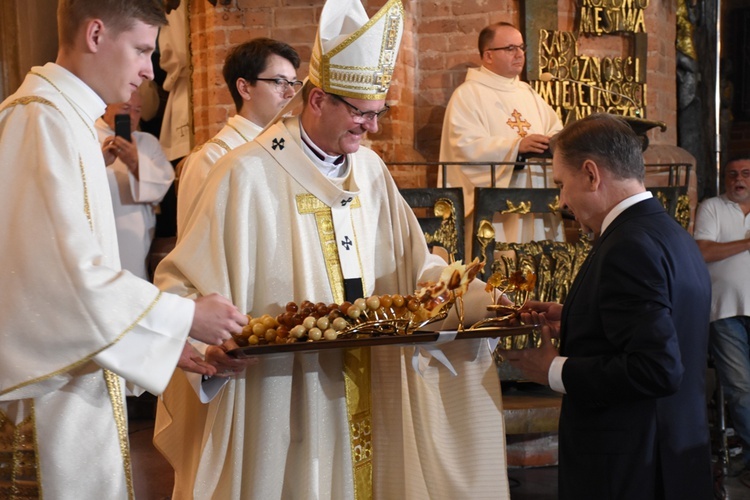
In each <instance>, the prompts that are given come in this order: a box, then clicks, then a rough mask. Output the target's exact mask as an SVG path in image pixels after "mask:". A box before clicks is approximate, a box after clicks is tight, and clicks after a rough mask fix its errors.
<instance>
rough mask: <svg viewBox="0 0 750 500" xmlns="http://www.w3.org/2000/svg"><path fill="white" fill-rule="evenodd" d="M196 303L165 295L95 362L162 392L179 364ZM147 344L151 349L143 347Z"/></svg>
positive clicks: (157, 392)
mask: <svg viewBox="0 0 750 500" xmlns="http://www.w3.org/2000/svg"><path fill="white" fill-rule="evenodd" d="M194 312H195V302H193V301H192V300H190V299H183V298H181V297H178V296H176V295H172V294H167V293H165V294H162V296H161V298H160V299H159V300H158V301H157V302H156V304H155V305H154V307H153V309H151V311H149V313H148V314H147V315H146V316H145V317H144V318H143V319H142V320H141V321H139V322H138V324H136V325H135V326H134V327H133V329H132V330H131V331H130V332H129V333H128V334H127V335H125V336H124V337H123V338H122V339H121V340H120V341H119V342H117V343H115V344H114V345H113V346H112V347H110V348H108V349H105V350H104V351H102V352H101V353H99V354H97V355H96V357H95V361H96V362H97V363H98V364H99V365H100V366H102V367H103V368H107V369H109V370H111V371H113V372H114V373H117V374H118V375H120V376H121V377H123V378H125V379H127V380H128V381H130V382H133V383H135V384H137V385H138V386H140V387H143V388H144V389H146V390H147V391H149V392H151V393H152V394H160V393H161V392H162V391H163V390H164V388H165V387H166V386H167V383H168V382H169V379H170V378H171V376H172V373H173V372H174V369H175V367H176V366H177V360H178V359H179V357H180V354H181V352H182V349H180V348H179V345H181V344H184V343H185V340H186V338H187V335H188V333H189V332H190V326H191V325H192V322H193V314H194ZM144 344H147V345H149V346H150V347H149V349H144V348H143V346H144Z"/></svg>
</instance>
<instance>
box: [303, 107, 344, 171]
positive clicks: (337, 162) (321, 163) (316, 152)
mask: <svg viewBox="0 0 750 500" xmlns="http://www.w3.org/2000/svg"><path fill="white" fill-rule="evenodd" d="M299 130H300V138H301V139H302V144H303V146H304V147H303V148H302V150H303V151H304V152H305V153H306V154H307V156H308V158H310V160H312V162H313V163H314V164H315V166H316V167H318V169H319V170H320V171H321V172H323V175H325V176H326V177H343V176H344V175H345V174H346V171H347V164H348V162H347V161H346V155H341V156H331V155H329V154H326V153H325V152H323V151H322V150H321V149H320V148H319V147H318V146H316V145H315V143H313V141H312V139H310V136H309V135H307V132H305V129H304V128H303V127H302V123H301V121H300V124H299Z"/></svg>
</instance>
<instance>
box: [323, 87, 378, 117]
mask: <svg viewBox="0 0 750 500" xmlns="http://www.w3.org/2000/svg"><path fill="white" fill-rule="evenodd" d="M326 94H328V92H326ZM328 95H329V96H331V97H333V98H335V99H336V100H338V101H341V102H343V103H344V104H346V105H347V106H349V108H351V111H350V113H351V114H352V118H354V119H355V120H356V121H359V120H361V121H365V122H371V121H373V120H374V119H375V118H383V117H384V116H385V114H386V113H387V112H388V110H389V109H391V107H390V106H388V105H387V104H384V105H383V109H381V110H380V111H362V110H361V109H359V108H358V107H357V106H355V105H354V104H352V103H350V102H349V101H346V100H344V98H343V97H341V96H338V95H336V94H328ZM360 123H361V122H360Z"/></svg>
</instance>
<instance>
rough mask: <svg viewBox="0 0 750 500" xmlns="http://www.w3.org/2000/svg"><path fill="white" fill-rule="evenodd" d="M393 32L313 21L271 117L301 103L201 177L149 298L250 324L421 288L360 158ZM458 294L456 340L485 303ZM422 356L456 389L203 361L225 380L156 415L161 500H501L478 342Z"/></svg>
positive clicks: (401, 356) (332, 16)
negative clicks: (225, 300) (461, 307)
mask: <svg viewBox="0 0 750 500" xmlns="http://www.w3.org/2000/svg"><path fill="white" fill-rule="evenodd" d="M403 22H404V8H403V6H402V4H401V2H400V1H399V0H389V1H388V2H386V4H385V5H384V6H383V8H382V9H381V10H380V11H379V12H377V13H376V14H375V15H374V16H373V17H372V18H369V17H368V15H367V13H366V12H365V9H364V8H363V6H362V5H361V3H360V0H329V1H328V2H327V3H326V4H325V6H324V7H323V10H322V12H321V15H320V26H319V29H318V35H317V37H316V40H315V45H314V48H313V53H312V59H311V62H310V74H309V81H308V82H307V83H306V84H305V86H304V87H303V89H302V90H301V91H300V92H299V93H298V94H297V96H296V97H295V98H294V99H293V100H292V102H291V103H290V105H289V109H291V108H292V107H294V106H295V105H296V104H298V103H299V100H303V101H304V105H303V110H302V112H301V114H300V116H299V117H294V118H278V119H277V120H276V121H275V122H274V123H272V124H271V125H269V126H268V128H267V129H266V130H265V131H264V132H262V133H261V134H260V135H259V136H258V137H257V139H256V140H255V142H252V143H248V144H246V145H243V146H240V147H238V148H236V149H235V150H233V151H232V152H231V153H229V154H227V155H226V156H224V157H223V158H222V159H221V160H219V162H218V163H217V165H216V167H215V169H214V170H213V171H212V172H211V173H210V174H209V177H208V178H207V180H206V184H205V187H204V189H203V191H202V193H201V195H200V197H199V199H198V200H197V201H196V204H195V206H194V208H195V209H194V211H193V213H192V214H191V216H190V218H189V220H188V221H187V224H186V227H185V232H184V235H183V236H182V238H181V241H180V242H179V243H178V245H177V247H176V248H175V250H174V251H173V252H172V253H171V254H170V255H169V256H168V257H167V258H166V259H165V260H164V261H163V262H162V264H161V265H160V267H159V268H158V270H157V276H156V282H157V284H158V285H159V286H160V287H161V288H163V289H165V290H171V291H176V292H178V293H181V294H183V295H189V296H192V295H203V294H208V293H210V292H218V293H222V294H225V295H226V296H228V297H229V298H230V299H231V300H232V301H233V302H234V304H235V305H236V306H237V307H238V308H240V309H241V310H244V311H246V312H247V313H249V314H251V315H252V316H254V317H259V316H262V315H263V314H270V315H271V316H275V315H278V314H279V313H282V312H283V311H284V309H285V306H286V304H287V303H289V302H296V303H298V304H299V303H301V302H302V301H304V300H310V301H313V302H323V303H325V304H330V303H337V304H341V303H342V302H344V301H352V302H353V301H354V300H355V299H357V298H359V297H367V296H370V295H373V294H403V295H406V294H409V293H412V292H414V290H416V289H417V288H418V283H422V282H425V281H435V280H437V279H438V277H439V276H440V274H441V271H442V270H443V269H444V268H445V262H444V261H442V259H441V258H439V257H436V256H433V255H432V254H430V252H429V250H428V249H427V245H426V243H425V239H424V235H423V234H422V231H421V230H420V228H419V224H418V223H417V220H416V218H415V216H414V214H413V212H412V211H411V209H410V208H409V206H408V205H407V204H406V202H405V201H404V200H403V199H402V197H401V195H400V194H399V191H398V189H397V186H396V184H395V183H394V181H393V179H392V178H391V176H390V174H389V172H388V169H387V168H386V166H385V164H384V163H383V161H382V160H381V159H380V158H379V157H378V156H377V155H376V154H375V153H374V152H373V151H371V150H370V149H368V148H365V147H361V146H360V142H361V140H362V139H363V137H364V135H365V134H366V133H368V132H376V131H377V130H378V121H379V119H381V118H382V117H383V115H385V114H386V112H387V111H388V109H389V108H388V106H387V105H386V104H385V98H386V93H387V90H388V86H389V83H390V81H391V77H392V75H393V72H394V65H395V61H396V55H397V52H398V48H399V44H400V40H401V34H402V31H403ZM282 115H283V113H282ZM473 285H474V286H472V287H470V289H469V291H468V293H467V294H466V295H465V296H464V298H465V309H466V310H465V320H466V322H467V323H470V322H472V321H475V320H476V319H479V318H481V317H483V316H485V315H486V314H487V312H486V305H488V304H489V303H490V302H491V299H490V296H489V295H488V294H486V293H485V292H484V290H483V288H484V287H483V285H482V284H481V283H478V282H477V283H474V284H473ZM444 327H445V326H444ZM453 327H454V328H455V321H454V322H453ZM323 342H325V341H321V345H322V344H323ZM331 342H335V341H331ZM231 347H232V346H231V345H226V346H224V348H225V349H227V348H231ZM439 347H440V348H441V349H442V353H443V354H444V355H445V358H447V360H448V361H449V364H450V365H452V366H453V368H454V369H455V371H456V373H457V375H454V374H453V373H451V371H450V370H449V368H448V367H446V366H445V365H443V364H442V363H440V362H438V361H437V360H436V359H435V358H433V357H430V356H429V355H427V354H420V353H419V352H417V353H416V354H415V349H417V348H416V347H412V346H410V347H404V346H378V347H357V348H352V349H322V348H321V349H320V350H315V351H306V352H282V353H275V354H264V355H261V356H258V357H256V358H255V359H254V360H253V361H254V362H251V363H249V364H247V366H246V368H245V367H244V365H241V364H240V363H246V361H243V360H231V361H230V359H229V358H228V356H226V355H225V354H224V351H222V350H221V349H219V348H214V347H210V348H208V349H207V352H206V354H207V358H208V359H209V360H212V361H213V362H214V363H216V364H218V365H219V367H220V369H221V370H222V371H224V370H229V371H230V372H234V373H235V374H233V375H231V376H228V377H224V378H221V377H214V378H211V379H209V380H204V381H200V380H189V379H187V378H185V377H184V376H182V375H181V374H180V375H179V376H176V377H175V378H173V381H172V383H171V385H170V387H169V388H168V390H167V392H166V393H165V396H164V398H163V400H162V401H161V406H160V408H159V412H158V415H157V429H156V436H155V443H156V445H157V447H159V449H160V450H162V452H163V453H164V454H165V455H166V456H167V458H168V459H169V460H170V462H171V463H172V464H173V465H174V466H175V470H176V480H175V492H174V496H173V498H175V499H180V498H233V499H250V498H262V499H281V498H295V499H306V498H337V499H339V498H340V499H357V500H361V499H370V498H382V499H393V498H472V499H477V498H493V499H498V498H500V499H503V498H505V499H507V498H509V492H508V481H507V475H506V467H505V442H504V439H505V438H504V436H505V433H504V426H503V416H502V402H501V392H500V384H499V380H498V377H497V374H496V370H495V366H494V363H493V360H492V356H491V353H490V350H489V349H488V348H487V345H486V344H485V343H484V341H482V340H456V341H453V342H448V343H444V344H441V345H440V346H439ZM415 355H416V356H417V361H418V363H417V368H418V369H417V370H415V369H414V368H413V367H412V360H413V359H414V356H415ZM242 368H244V369H242ZM190 385H192V386H193V387H190ZM199 399H200V400H199ZM201 400H202V401H203V402H206V403H207V404H201V402H200V401H201Z"/></svg>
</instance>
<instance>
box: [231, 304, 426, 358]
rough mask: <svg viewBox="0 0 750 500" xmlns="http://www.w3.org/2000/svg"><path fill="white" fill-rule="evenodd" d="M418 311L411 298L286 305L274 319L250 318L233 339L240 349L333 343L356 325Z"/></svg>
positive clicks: (404, 315)
mask: <svg viewBox="0 0 750 500" xmlns="http://www.w3.org/2000/svg"><path fill="white" fill-rule="evenodd" d="M421 310H422V308H421V304H420V303H419V301H418V300H417V299H416V298H415V297H414V296H412V295H406V296H403V295H398V294H396V295H372V296H370V297H368V298H366V299H364V298H362V299H357V300H355V301H354V302H353V303H352V302H348V301H347V302H343V303H342V304H328V305H326V304H324V303H323V302H318V303H317V304H316V303H313V302H310V301H309V300H305V301H303V302H302V303H300V304H297V303H296V302H289V303H288V304H287V305H286V308H285V310H284V312H283V313H281V314H279V315H277V316H276V317H275V318H274V317H273V316H271V315H269V314H264V315H263V316H260V317H257V318H253V317H251V316H249V315H248V320H249V322H248V324H247V326H245V328H244V329H243V331H242V334H240V335H239V336H237V337H235V340H236V341H237V343H238V344H239V345H240V347H243V346H247V345H265V344H288V343H292V342H306V341H313V342H314V341H319V340H335V339H337V338H338V337H339V336H340V335H343V334H347V333H349V332H351V331H353V330H355V327H357V326H358V325H363V324H365V323H368V322H369V323H372V322H382V321H387V320H398V319H407V320H408V319H410V318H412V317H415V316H417V317H419V316H421V315H420V311H421Z"/></svg>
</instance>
